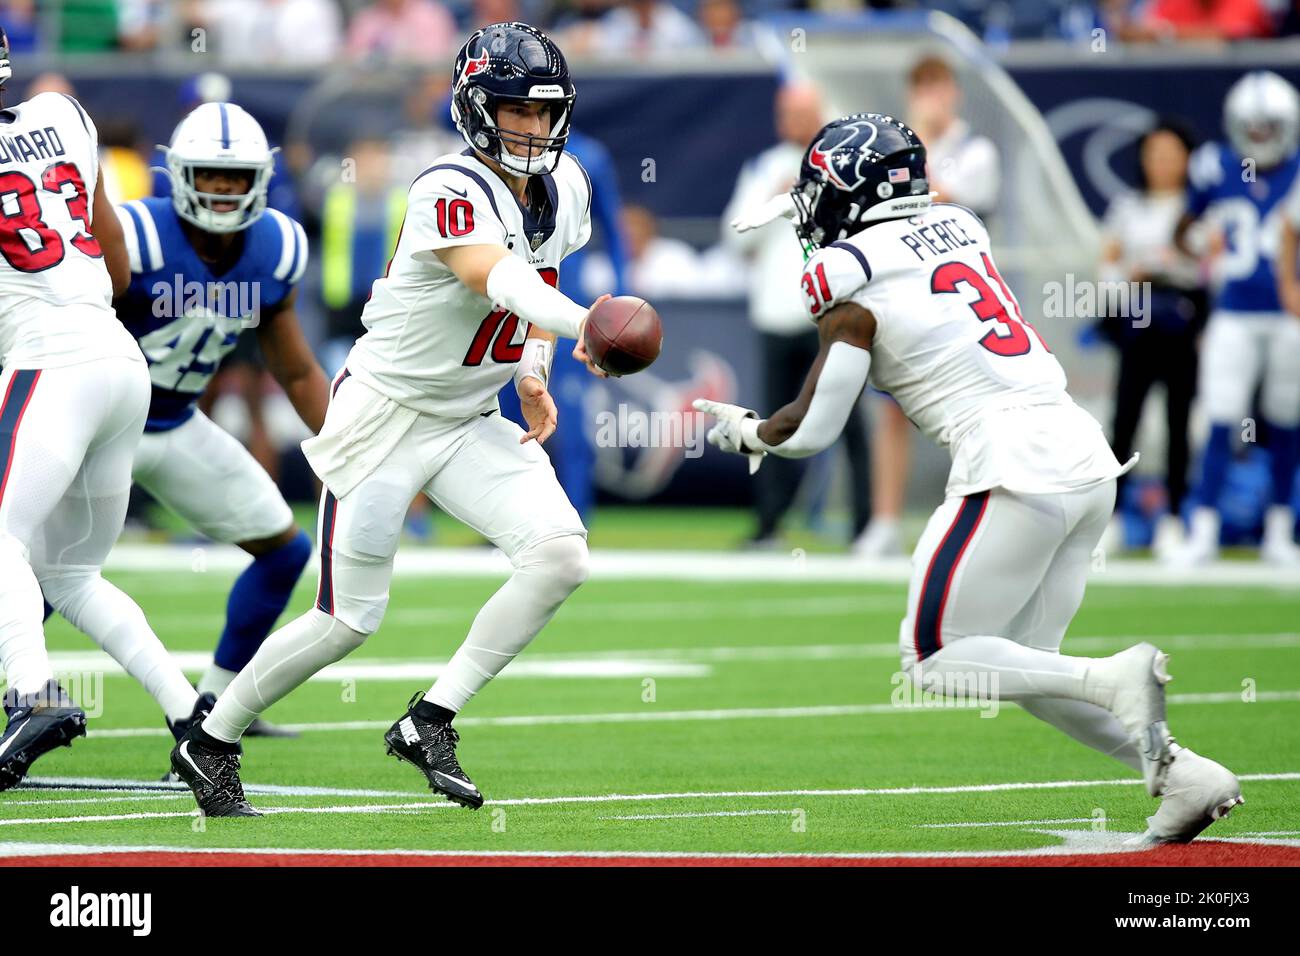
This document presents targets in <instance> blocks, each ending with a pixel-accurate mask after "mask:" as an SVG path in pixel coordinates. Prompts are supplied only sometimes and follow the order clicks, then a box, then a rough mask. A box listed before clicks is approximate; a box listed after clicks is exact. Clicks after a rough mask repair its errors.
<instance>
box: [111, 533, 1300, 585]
mask: <svg viewBox="0 0 1300 956" xmlns="http://www.w3.org/2000/svg"><path fill="white" fill-rule="evenodd" d="M196 559H198V560H199V561H200V562H201V563H199V564H196ZM247 564H248V556H247V555H246V554H244V552H242V551H240V550H239V549H238V548H235V547H232V546H229V545H208V546H203V547H195V546H193V545H156V544H124V545H119V546H118V547H116V548H114V549H113V553H112V554H110V555H109V558H108V565H107V566H108V569H109V570H110V571H128V572H135V571H140V572H165V571H175V570H176V569H178V568H182V569H184V568H195V567H199V566H201V567H204V568H206V569H207V570H209V571H223V572H235V571H240V570H242V569H243V568H244V567H245V566H246V565H247ZM510 571H511V567H510V562H509V561H508V560H507V559H506V557H505V555H503V554H502V553H501V552H499V551H496V550H492V549H488V548H403V549H402V550H400V551H398V553H397V560H396V567H395V573H396V574H397V575H398V576H399V577H428V576H450V577H460V578H465V577H488V578H500V577H504V576H506V575H508V574H509V573H510ZM309 573H314V572H309ZM911 573H912V568H911V562H910V561H909V560H907V559H902V558H900V559H895V560H890V561H869V560H865V559H860V558H853V557H850V556H848V555H834V554H830V555H827V554H803V553H801V552H798V551H792V552H791V553H778V554H747V553H744V552H726V551H722V552H717V551H715V552H709V551H611V550H607V549H604V548H595V549H593V550H592V554H591V577H592V579H593V580H629V579H631V580H647V581H649V580H659V581H826V582H873V583H904V582H906V581H908V580H909V578H910V577H911ZM1089 580H1090V583H1092V584H1095V585H1100V586H1103V587H1105V586H1108V585H1118V586H1124V587H1132V586H1135V585H1141V586H1144V587H1150V586H1156V587H1163V586H1170V587H1185V586H1217V587H1274V588H1285V589H1288V590H1295V589H1298V588H1300V572H1297V571H1296V570H1294V569H1289V568H1278V567H1273V566H1271V565H1266V564H1262V563H1257V562H1253V561H1220V562H1216V563H1215V564H1211V565H1207V566H1205V567H1201V568H1187V569H1171V568H1167V567H1164V566H1163V565H1161V564H1158V563H1156V562H1154V561H1136V560H1127V559H1115V560H1111V561H1108V562H1107V563H1106V568H1105V570H1104V571H1102V570H1097V571H1094V572H1093V573H1092V574H1091V575H1090V578H1089Z"/></svg>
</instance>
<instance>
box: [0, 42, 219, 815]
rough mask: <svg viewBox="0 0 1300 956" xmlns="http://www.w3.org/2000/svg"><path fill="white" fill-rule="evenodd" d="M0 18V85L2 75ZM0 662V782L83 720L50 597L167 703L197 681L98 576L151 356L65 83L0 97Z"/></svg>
mask: <svg viewBox="0 0 1300 956" xmlns="http://www.w3.org/2000/svg"><path fill="white" fill-rule="evenodd" d="M11 72H12V71H11V67H10V62H9V43H8V40H7V39H6V38H5V36H4V31H3V30H2V29H0V88H3V86H4V83H5V81H7V80H8V79H9V78H10V75H11ZM0 210H2V211H3V216H2V217H0V368H3V372H0V666H3V668H4V673H5V677H6V680H7V682H8V690H7V691H6V693H5V695H4V709H5V713H6V716H7V718H8V722H7V725H6V728H5V732H4V735H3V737H0V790H5V789H8V788H9V787H12V786H14V785H15V784H16V783H18V781H19V780H21V779H22V777H23V775H24V774H26V772H27V770H28V768H29V767H30V766H31V763H32V761H34V760H36V759H37V758H38V757H40V756H41V755H42V754H44V753H46V752H48V751H49V750H51V749H53V748H54V747H56V746H59V745H61V744H68V743H71V742H72V740H73V738H75V737H77V736H80V735H82V734H84V733H85V732H86V715H85V713H84V712H83V711H82V710H81V708H80V707H78V706H76V704H75V703H74V702H73V701H72V699H71V698H70V697H69V695H68V694H67V693H66V692H65V691H64V689H63V688H62V687H61V686H60V685H59V682H58V681H57V680H56V679H55V676H54V672H53V670H52V669H51V666H50V659H49V654H48V653H47V651H46V648H45V633H44V629H43V627H42V617H43V611H44V605H43V603H42V600H41V595H42V592H44V595H45V599H46V600H48V601H49V602H50V604H51V605H53V606H54V608H55V609H56V610H57V611H59V613H61V614H62V615H63V616H64V617H65V618H67V619H68V620H69V621H71V622H72V624H74V625H75V626H76V627H78V628H80V629H81V630H83V631H85V632H87V633H89V634H91V635H92V636H94V637H95V639H96V641H98V643H99V644H100V646H101V647H103V649H104V650H105V651H107V652H108V653H109V654H110V655H112V656H113V657H114V658H116V659H117V660H118V661H119V662H120V663H121V664H122V666H123V667H124V668H125V669H126V671H127V673H129V674H131V675H132V676H133V677H135V678H136V679H138V680H139V681H140V682H141V683H142V684H143V685H144V686H145V688H146V689H147V690H148V691H149V692H150V693H151V694H152V695H153V696H154V698H155V699H156V700H157V701H158V703H159V704H160V705H161V706H162V708H163V710H164V712H165V713H166V715H167V717H168V720H169V722H172V723H173V724H183V723H185V722H187V721H190V720H192V719H193V718H194V716H195V712H196V702H197V699H198V694H197V692H196V691H195V690H194V688H193V687H191V686H190V684H189V682H188V681H186V680H185V675H184V674H182V673H181V671H180V668H178V667H177V666H176V665H175V664H174V663H173V662H172V661H171V659H170V658H168V656H167V652H166V651H165V650H164V649H163V646H162V644H160V643H159V641H158V638H157V637H156V636H155V635H154V633H153V632H152V631H151V630H150V629H149V625H148V624H147V623H146V621H145V619H144V614H143V613H141V611H140V608H139V607H138V606H137V605H136V603H135V602H134V601H132V600H131V599H130V598H129V597H127V596H126V595H125V594H123V593H122V592H121V591H119V590H118V589H117V588H116V587H114V586H113V585H111V584H109V583H108V582H106V581H105V580H104V579H103V578H102V577H101V576H100V568H101V567H102V566H103V563H104V559H105V557H107V555H108V552H109V549H110V548H111V547H112V546H113V542H114V541H116V540H117V537H118V535H119V534H120V533H121V531H122V523H123V521H124V520H125V518H126V505H127V497H128V495H129V493H130V490H131V460H132V457H133V456H134V454H135V450H136V446H137V444H138V443H139V441H140V435H141V432H142V431H143V429H144V421H145V415H146V413H147V412H148V409H149V371H148V368H147V366H146V365H145V360H144V356H143V355H141V354H140V349H139V348H138V347H137V346H136V344H135V340H134V339H133V338H132V337H131V335H130V334H129V333H128V332H127V331H126V329H125V328H123V327H122V325H121V323H119V322H118V321H117V317H116V316H115V315H114V314H113V309H112V306H111V300H112V296H113V293H114V291H115V290H116V291H119V292H120V291H121V290H123V289H124V288H126V284H127V281H128V278H129V266H128V256H127V249H126V245H125V242H124V240H123V236H122V230H121V227H120V226H119V224H118V220H117V217H116V216H115V215H114V214H113V207H112V205H110V203H109V201H108V198H107V197H106V195H105V193H104V189H103V186H102V183H101V182H100V177H99V155H98V143H97V133H96V130H95V124H94V123H93V122H91V119H90V117H89V116H87V115H86V113H85V111H84V110H83V109H82V108H81V105H80V104H79V103H78V102H77V101H76V100H74V99H72V98H71V97H69V96H64V95H62V94H59V93H43V94H40V95H38V96H34V97H32V98H31V99H30V100H27V101H26V102H24V103H19V104H17V105H15V106H9V107H4V108H0Z"/></svg>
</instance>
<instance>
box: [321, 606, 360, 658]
mask: <svg viewBox="0 0 1300 956" xmlns="http://www.w3.org/2000/svg"><path fill="white" fill-rule="evenodd" d="M307 613H308V614H310V615H311V616H312V617H313V619H314V620H313V621H312V626H313V628H319V629H320V631H321V632H322V633H323V634H324V635H325V642H326V643H327V644H328V645H329V647H330V651H331V653H332V654H333V655H334V659H335V660H336V661H337V660H342V659H343V658H344V657H346V656H347V655H348V654H351V653H352V652H353V651H355V650H356V649H357V648H358V647H360V646H361V645H362V644H364V643H365V642H366V638H367V637H369V636H370V634H371V633H373V632H362V631H358V630H355V629H354V628H352V627H351V626H349V625H348V624H347V623H345V622H343V621H340V620H339V619H338V618H337V617H333V616H331V615H329V614H326V613H325V612H324V611H322V610H320V609H318V608H312V609H311V610H310V611H308V612H307Z"/></svg>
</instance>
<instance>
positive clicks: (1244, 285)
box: [1187, 143, 1300, 313]
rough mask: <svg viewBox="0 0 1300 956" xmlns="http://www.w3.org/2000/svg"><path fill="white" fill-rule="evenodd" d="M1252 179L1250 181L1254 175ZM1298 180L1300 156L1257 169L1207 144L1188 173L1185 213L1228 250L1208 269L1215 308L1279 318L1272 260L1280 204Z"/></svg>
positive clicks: (1224, 148)
mask: <svg viewBox="0 0 1300 956" xmlns="http://www.w3.org/2000/svg"><path fill="white" fill-rule="evenodd" d="M1252 172H1253V175H1248V173H1252ZM1298 174H1300V154H1296V155H1291V156H1288V157H1287V158H1286V159H1284V160H1283V161H1282V162H1281V163H1279V164H1278V165H1276V166H1274V167H1272V168H1271V169H1256V168H1254V167H1253V165H1248V164H1247V161H1245V160H1243V159H1242V158H1241V157H1239V156H1238V155H1237V154H1236V152H1235V151H1234V150H1233V149H1232V148H1231V147H1229V146H1227V145H1225V144H1223V143H1206V144H1205V145H1204V146H1201V147H1200V148H1199V149H1197V150H1196V152H1195V153H1193V154H1192V158H1191V161H1190V162H1189V164H1188V167H1187V180H1188V183H1187V212H1188V213H1189V214H1190V215H1191V216H1192V217H1193V218H1197V219H1201V218H1203V219H1204V220H1205V221H1207V222H1209V223H1211V224H1213V225H1215V226H1217V227H1218V228H1219V229H1222V230H1223V233H1224V238H1225V239H1226V241H1227V249H1226V250H1225V251H1224V253H1223V254H1222V255H1220V256H1219V257H1217V258H1216V259H1215V261H1214V262H1213V264H1212V267H1213V273H1212V275H1211V278H1212V280H1213V284H1214V292H1215V295H1214V305H1215V308H1218V309H1223V310H1226V311H1230V312H1259V313H1280V312H1281V310H1282V305H1281V302H1280V301H1279V299H1278V295H1277V281H1276V279H1275V277H1274V273H1273V260H1274V259H1276V258H1277V252H1278V244H1279V242H1280V240H1281V232H1280V228H1281V222H1280V218H1279V217H1280V216H1281V215H1282V209H1283V200H1284V199H1285V198H1286V196H1287V194H1288V193H1290V191H1291V189H1292V187H1293V186H1294V185H1295V184H1296V180H1297V176H1298Z"/></svg>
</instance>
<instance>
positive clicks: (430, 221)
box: [402, 166, 506, 262]
mask: <svg viewBox="0 0 1300 956" xmlns="http://www.w3.org/2000/svg"><path fill="white" fill-rule="evenodd" d="M402 238H403V239H404V240H409V241H410V242H411V243H412V248H414V249H416V250H417V251H416V252H415V253H413V257H414V258H415V259H417V260H421V261H425V262H429V261H435V260H436V257H435V256H434V255H433V252H434V250H435V249H448V248H450V247H452V246H483V245H493V246H502V247H504V246H505V244H506V227H505V224H504V223H503V222H502V220H501V215H500V213H499V212H498V211H497V206H496V200H495V199H494V198H493V196H492V193H491V192H490V191H489V188H488V186H487V184H486V183H481V182H479V181H478V177H477V176H474V175H473V174H471V173H469V172H467V171H465V170H462V169H460V168H459V167H455V166H445V167H443V168H441V169H438V168H435V169H434V170H432V171H429V172H426V173H425V174H424V175H423V176H421V177H420V178H419V179H417V180H416V181H415V182H414V183H412V184H411V191H410V195H409V197H408V201H407V207H406V222H405V224H404V225H403V227H402Z"/></svg>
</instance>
